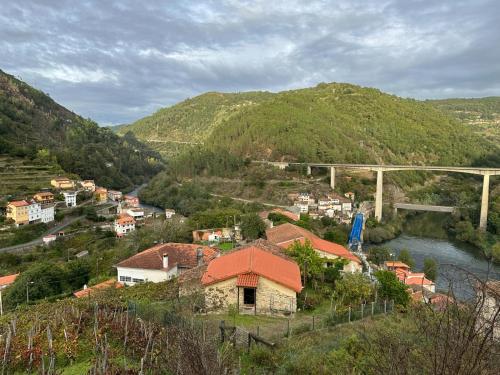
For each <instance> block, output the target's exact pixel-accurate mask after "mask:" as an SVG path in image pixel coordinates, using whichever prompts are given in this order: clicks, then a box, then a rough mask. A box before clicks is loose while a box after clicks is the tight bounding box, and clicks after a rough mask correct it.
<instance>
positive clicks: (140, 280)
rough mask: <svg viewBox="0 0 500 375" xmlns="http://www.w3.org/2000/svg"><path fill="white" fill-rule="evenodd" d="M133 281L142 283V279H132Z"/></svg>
mask: <svg viewBox="0 0 500 375" xmlns="http://www.w3.org/2000/svg"><path fill="white" fill-rule="evenodd" d="M132 281H133V282H134V283H143V282H144V279H132Z"/></svg>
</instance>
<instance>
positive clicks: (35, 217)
mask: <svg viewBox="0 0 500 375" xmlns="http://www.w3.org/2000/svg"><path fill="white" fill-rule="evenodd" d="M29 203H30V205H29V206H28V221H29V223H30V224H34V223H39V222H40V221H41V220H42V205H41V204H40V203H38V202H36V201H34V200H32V201H31V202H29Z"/></svg>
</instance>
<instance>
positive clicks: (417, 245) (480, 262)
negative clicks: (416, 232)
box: [383, 234, 500, 297]
mask: <svg viewBox="0 0 500 375" xmlns="http://www.w3.org/2000/svg"><path fill="white" fill-rule="evenodd" d="M383 246H384V247H388V248H390V249H392V250H393V253H394V255H395V256H397V255H398V254H399V252H400V251H401V250H402V249H407V250H408V251H409V252H410V254H411V256H412V257H413V258H414V259H415V264H416V266H415V270H416V271H421V270H422V269H423V266H424V259H425V258H434V259H435V260H436V262H437V263H438V278H437V280H436V289H437V290H448V287H449V282H450V281H451V282H453V284H454V289H455V290H456V294H457V295H458V296H461V297H465V296H466V293H467V292H468V291H470V288H467V285H465V284H467V283H466V282H464V274H463V273H461V272H460V271H458V270H457V269H456V268H454V267H452V265H454V266H458V267H461V268H463V269H465V270H467V271H469V272H472V273H474V274H475V275H477V276H478V277H480V278H482V279H485V278H486V277H489V278H490V279H497V280H499V279H500V266H498V265H489V264H488V261H487V260H486V259H484V258H483V257H481V256H480V255H479V254H477V251H478V250H476V249H474V248H471V247H469V246H467V245H463V244H460V245H459V244H455V243H452V242H450V241H447V240H437V239H432V238H423V237H414V236H409V235H406V234H403V235H401V236H399V237H397V238H395V239H393V240H391V241H388V242H386V243H384V244H383ZM467 294H468V293H467Z"/></svg>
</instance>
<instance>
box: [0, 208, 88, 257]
mask: <svg viewBox="0 0 500 375" xmlns="http://www.w3.org/2000/svg"><path fill="white" fill-rule="evenodd" d="M84 217H85V216H78V217H72V218H65V219H64V220H63V222H62V223H60V224H58V225H56V226H55V227H53V228H51V229H49V230H48V231H47V232H45V233H44V234H43V235H42V236H41V237H39V238H37V239H35V240H33V241H30V242H26V243H22V244H19V245H14V246H9V247H4V248H1V249H0V253H3V252H6V251H21V250H25V249H28V248H32V247H34V246H37V245H41V244H42V243H43V240H42V238H43V237H44V236H46V235H48V234H55V233H57V232H59V231H60V230H61V229H63V228H66V227H67V226H69V225H71V224H73V223H74V222H76V221H78V220H81V219H83V218H84Z"/></svg>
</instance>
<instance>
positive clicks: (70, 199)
mask: <svg viewBox="0 0 500 375" xmlns="http://www.w3.org/2000/svg"><path fill="white" fill-rule="evenodd" d="M63 195H64V202H65V203H66V207H75V206H76V191H65V192H63Z"/></svg>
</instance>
